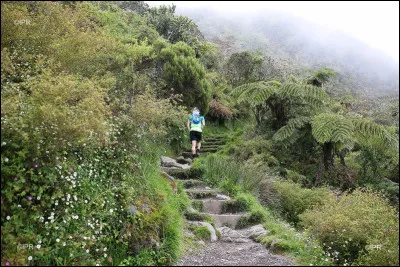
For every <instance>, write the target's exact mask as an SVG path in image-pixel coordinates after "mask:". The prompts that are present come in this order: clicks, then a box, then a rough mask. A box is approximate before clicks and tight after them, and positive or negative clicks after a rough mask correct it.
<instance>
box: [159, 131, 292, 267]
mask: <svg viewBox="0 0 400 267" xmlns="http://www.w3.org/2000/svg"><path fill="white" fill-rule="evenodd" d="M224 144H225V138H224V137H213V138H208V139H206V140H205V142H203V143H202V148H201V154H202V155H204V154H205V153H214V152H217V151H218V150H219V149H220V148H221V147H222V146H223V145H224ZM190 155H191V153H190V152H183V153H182V156H180V157H178V158H177V159H172V158H167V157H162V158H161V160H162V167H163V170H164V171H165V172H166V173H167V174H169V175H170V178H171V179H174V180H175V181H176V182H177V183H181V184H182V185H183V187H184V188H185V192H186V193H187V194H188V196H189V198H190V199H191V200H192V208H190V210H188V211H187V212H186V214H185V217H186V228H187V229H186V230H185V235H186V236H189V237H194V236H195V235H194V234H193V233H192V232H191V231H190V230H188V229H192V230H193V229H194V228H193V226H205V227H207V229H208V230H209V232H210V237H209V239H208V241H206V243H204V241H202V240H199V241H197V243H196V244H197V245H198V246H197V248H196V249H190V250H189V253H187V255H185V256H184V257H183V258H181V259H180V260H179V261H178V262H177V264H176V265H177V266H290V265H294V264H293V262H292V261H291V260H290V259H288V258H286V257H283V256H280V255H273V254H272V253H271V252H270V251H269V249H267V248H266V247H264V246H263V245H261V244H259V243H257V242H256V241H257V238H258V237H260V236H262V235H265V234H267V233H268V230H266V229H264V228H263V226H262V225H261V224H258V225H253V226H250V227H247V228H242V227H241V226H240V218H241V217H243V216H246V215H247V214H248V213H247V212H246V211H243V210H240V208H238V207H237V205H235V199H231V198H230V197H229V196H226V195H224V194H221V193H220V192H219V190H218V189H215V188H210V187H208V186H207V185H205V184H204V182H203V181H201V180H199V179H197V177H196V176H197V174H196V173H195V172H192V171H191V170H190V165H191V163H192V159H191V157H190ZM239 228H241V229H239Z"/></svg>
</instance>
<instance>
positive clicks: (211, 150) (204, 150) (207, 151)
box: [201, 148, 219, 153]
mask: <svg viewBox="0 0 400 267" xmlns="http://www.w3.org/2000/svg"><path fill="white" fill-rule="evenodd" d="M218 150H219V149H218V148H205V149H202V150H201V153H209V152H211V153H215V152H217V151H218Z"/></svg>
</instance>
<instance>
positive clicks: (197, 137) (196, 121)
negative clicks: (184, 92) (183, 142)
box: [186, 107, 206, 158]
mask: <svg viewBox="0 0 400 267" xmlns="http://www.w3.org/2000/svg"><path fill="white" fill-rule="evenodd" d="M205 125H206V123H205V119H204V117H203V116H200V110H199V109H198V108H197V107H195V108H194V109H193V112H192V114H191V115H190V116H189V119H188V121H187V122H186V127H187V129H188V130H189V132H190V142H191V143H192V158H195V157H198V156H199V154H198V153H196V148H197V150H200V148H201V139H202V132H203V128H204V126H205Z"/></svg>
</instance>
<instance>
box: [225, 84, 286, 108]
mask: <svg viewBox="0 0 400 267" xmlns="http://www.w3.org/2000/svg"><path fill="white" fill-rule="evenodd" d="M280 86H281V84H280V83H279V82H276V81H270V82H265V81H261V82H255V83H247V84H243V85H241V86H238V87H236V88H234V89H233V90H232V92H231V95H232V96H233V97H235V98H237V101H238V103H242V102H248V103H251V104H253V105H257V104H260V103H262V102H264V101H266V100H268V98H269V97H271V96H272V95H273V94H274V93H276V90H277V88H279V87H280Z"/></svg>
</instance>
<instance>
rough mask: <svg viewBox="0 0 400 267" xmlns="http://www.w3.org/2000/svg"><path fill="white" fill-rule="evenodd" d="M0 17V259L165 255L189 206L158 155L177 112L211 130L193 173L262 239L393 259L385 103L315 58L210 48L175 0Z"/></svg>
mask: <svg viewBox="0 0 400 267" xmlns="http://www.w3.org/2000/svg"><path fill="white" fill-rule="evenodd" d="M1 25H2V27H1V49H2V51H1V185H2V189H1V190H2V191H1V201H2V207H1V220H2V221H1V224H2V232H1V239H2V248H1V256H2V265H26V264H29V265H171V264H173V263H174V262H175V261H176V260H177V259H178V257H179V256H180V255H179V253H180V251H181V249H182V240H183V236H182V225H183V214H184V211H186V209H187V208H188V206H189V205H190V203H189V199H188V197H187V196H186V195H185V193H183V192H182V191H181V190H178V194H174V193H173V190H172V189H171V186H170V184H169V182H168V181H167V180H165V178H163V177H162V176H161V175H160V173H159V171H160V170H159V157H160V155H177V154H178V153H180V152H181V151H182V150H183V149H186V148H188V146H189V141H188V134H187V132H185V126H184V123H185V121H186V118H187V115H188V112H189V110H190V109H191V108H192V107H193V106H198V107H199V108H200V110H201V112H202V113H203V114H205V115H206V120H207V127H206V129H205V132H204V135H216V134H225V136H226V137H227V139H228V140H227V141H228V142H227V145H226V146H225V147H224V149H223V150H221V151H220V152H218V154H216V155H208V156H205V157H201V158H199V159H196V160H195V162H194V165H193V169H194V170H198V171H199V172H198V173H199V174H201V176H202V179H204V181H206V182H207V183H208V184H209V185H210V186H218V187H219V188H220V189H222V190H223V191H225V192H226V193H227V194H229V195H234V196H237V202H235V203H232V205H236V206H237V207H240V208H243V209H245V210H248V211H250V215H249V216H248V217H246V218H244V219H243V220H242V221H241V222H240V225H242V226H246V225H249V224H254V223H263V224H264V226H265V227H266V228H267V229H269V230H270V232H269V234H268V235H266V236H264V237H263V238H262V239H261V240H260V242H261V243H262V244H264V245H266V246H268V247H270V248H271V249H272V250H276V251H279V252H285V253H288V255H291V256H293V257H295V258H297V259H298V261H299V262H300V263H302V264H327V265H337V264H341V265H343V264H344V265H348V264H352V265H376V264H382V265H398V263H399V244H398V234H399V225H398V198H399V193H398V192H399V187H398V177H399V156H398V153H399V148H398V99H393V98H386V102H385V103H389V104H388V105H386V104H385V105H382V106H381V107H380V108H379V109H374V110H375V111H374V113H371V112H370V110H371V109H370V105H376V102H373V103H372V104H371V103H369V102H367V101H366V100H365V99H359V98H357V97H356V96H354V95H346V94H340V91H339V92H338V91H336V92H332V91H330V90H328V89H329V88H332V87H327V85H332V84H334V82H335V81H337V72H336V71H335V69H332V68H331V66H325V67H324V68H319V69H314V70H312V71H308V72H299V71H298V70H295V69H294V68H292V65H291V64H288V63H287V62H285V61H280V60H278V59H276V58H271V57H265V55H263V54H262V52H258V53H256V52H252V51H239V52H235V53H230V54H229V55H226V54H224V53H221V51H220V49H217V46H216V45H215V44H213V43H210V42H207V41H205V39H204V37H203V34H202V33H201V32H200V31H199V29H198V28H197V26H196V24H195V23H194V22H193V21H192V20H191V19H190V18H188V17H185V16H181V15H180V16H178V15H176V14H175V6H169V7H168V6H161V7H159V8H149V7H148V5H147V4H145V3H144V2H142V1H138V2H128V1H116V2H101V1H98V2H71V1H67V2H34V1H32V2H28V1H26V2H13V1H5V2H2V3H1ZM210 126H211V127H210ZM238 162H240V163H241V164H237V163H238ZM242 163H243V164H242ZM238 166H239V167H238ZM283 220H284V221H285V222H283ZM198 235H199V236H203V235H204V233H203V232H202V230H201V229H198ZM26 245H28V246H26ZM376 245H379V246H381V249H371V248H374V246H376ZM368 248H370V249H368Z"/></svg>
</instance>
